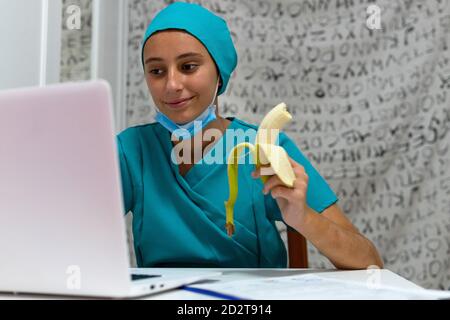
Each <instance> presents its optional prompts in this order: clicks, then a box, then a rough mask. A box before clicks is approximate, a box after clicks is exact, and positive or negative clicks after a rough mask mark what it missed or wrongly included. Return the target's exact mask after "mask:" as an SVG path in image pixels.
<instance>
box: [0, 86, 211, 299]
mask: <svg viewBox="0 0 450 320" xmlns="http://www.w3.org/2000/svg"><path fill="white" fill-rule="evenodd" d="M111 101H112V100H111V93H110V88H109V85H108V83H107V82H106V81H102V80H99V81H89V82H79V83H66V84H57V85H51V86H47V87H36V88H22V89H14V90H7V91H0V219H1V221H0V257H1V258H0V259H1V260H0V292H28V293H38V294H57V295H60V294H62V295H76V296H98V297H119V298H120V297H135V296H142V295H147V294H151V293H156V292H160V291H163V290H168V289H171V288H176V287H179V286H182V285H186V284H189V283H193V282H195V281H198V280H201V279H207V278H210V277H214V276H217V275H219V274H220V273H219V272H201V271H197V270H196V269H190V270H189V269H188V270H178V269H172V270H166V269H163V270H162V269H154V270H152V269H140V270H138V271H139V272H138V273H139V274H140V276H136V277H133V278H135V280H134V281H132V277H131V271H130V270H131V269H130V268H129V255H128V246H127V236H126V227H125V221H124V212H123V204H122V189H121V183H120V171H119V164H118V156H117V150H116V140H115V131H114V125H113V116H112V103H111ZM154 250H158V248H156V247H155V248H154Z"/></svg>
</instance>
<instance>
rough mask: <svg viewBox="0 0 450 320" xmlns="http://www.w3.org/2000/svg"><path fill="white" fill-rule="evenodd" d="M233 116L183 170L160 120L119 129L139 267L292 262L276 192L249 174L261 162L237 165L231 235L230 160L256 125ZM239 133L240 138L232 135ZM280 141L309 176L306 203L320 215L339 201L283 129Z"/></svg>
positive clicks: (254, 265)
mask: <svg viewBox="0 0 450 320" xmlns="http://www.w3.org/2000/svg"><path fill="white" fill-rule="evenodd" d="M230 120H232V121H231V123H230V125H229V127H228V128H227V130H226V132H225V134H224V135H223V136H222V137H221V138H220V139H219V140H218V141H217V142H216V143H215V144H214V146H213V147H212V148H211V149H210V150H208V151H207V153H206V154H205V155H204V157H203V159H202V161H201V162H198V163H196V164H195V165H194V166H193V167H192V168H190V169H189V171H188V172H187V173H186V174H185V175H184V176H182V175H181V174H180V173H179V169H178V165H177V164H176V163H174V162H173V161H172V160H171V152H172V148H173V147H172V142H171V140H170V133H169V131H167V130H166V129H165V128H164V127H162V126H161V125H160V124H158V123H152V124H147V125H142V126H136V127H131V128H128V129H126V130H124V131H123V132H122V133H120V134H119V135H118V137H117V142H118V150H119V157H120V169H121V175H122V185H123V197H124V206H125V212H128V211H132V212H133V235H134V246H135V252H136V259H137V263H138V266H139V267H230V268H231V267H239V268H257V267H264V268H277V267H286V264H287V257H286V249H285V247H284V244H283V242H282V240H281V238H280V235H279V233H278V231H277V228H276V226H275V221H276V220H282V217H281V213H280V210H279V208H278V205H277V203H276V201H275V200H274V199H273V198H272V197H271V195H270V194H268V195H264V194H263V193H262V187H263V184H262V182H261V180H260V179H253V178H252V177H251V172H252V171H253V170H254V168H255V167H254V165H253V164H251V163H249V162H248V161H246V162H245V164H241V165H240V166H239V175H238V179H239V184H238V188H239V189H238V190H239V192H238V199H237V201H236V205H235V211H234V219H235V228H236V231H235V234H234V235H233V237H232V238H230V237H228V236H227V234H226V231H225V207H224V202H225V201H226V200H227V199H228V195H229V189H228V177H227V165H226V158H227V156H228V153H229V151H230V150H231V149H232V147H233V146H234V145H236V144H237V143H240V142H243V141H244V140H246V141H250V142H254V137H255V135H256V131H257V127H256V126H253V125H250V124H247V123H245V122H243V121H241V120H239V119H236V118H230ZM239 129H240V130H239ZM236 133H238V134H239V135H238V137H237V139H230V137H231V138H232V135H236ZM232 140H234V141H232ZM230 141H231V143H230ZM227 142H228V143H227ZM279 145H281V146H282V147H284V149H285V150H286V151H287V153H288V154H289V156H290V157H291V158H293V159H294V160H295V161H296V162H298V163H300V164H301V165H302V166H304V168H305V170H306V173H307V174H308V176H309V180H308V181H309V182H308V189H307V195H306V197H307V199H306V201H307V204H308V206H309V207H310V208H312V209H314V210H315V211H317V212H319V213H320V212H322V211H323V210H324V209H326V208H327V207H329V206H330V205H332V204H333V203H335V202H336V201H337V197H336V195H335V194H334V192H333V191H332V190H331V188H330V187H329V185H328V184H327V183H326V181H325V180H324V179H323V178H322V177H321V176H320V175H319V173H318V172H317V171H316V170H315V169H314V168H313V166H312V165H311V164H310V162H309V161H308V160H307V159H306V158H305V157H304V155H303V154H302V153H301V152H300V150H299V149H298V148H297V147H296V145H295V144H294V142H293V141H292V140H291V139H290V138H288V137H287V135H285V134H284V133H281V134H280V136H279ZM217 159H220V161H215V160H217ZM215 162H220V163H215Z"/></svg>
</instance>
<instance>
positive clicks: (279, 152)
mask: <svg viewBox="0 0 450 320" xmlns="http://www.w3.org/2000/svg"><path fill="white" fill-rule="evenodd" d="M291 119H292V116H291V114H290V113H289V112H288V111H287V107H286V104H285V103H280V104H278V105H276V106H275V107H274V108H273V109H272V110H270V111H269V112H268V113H267V114H266V115H265V116H264V118H263V120H262V121H261V124H260V126H259V128H258V131H257V132H256V139H255V144H254V145H253V144H251V143H248V142H243V143H240V144H238V145H236V146H235V147H234V148H233V149H232V150H231V151H230V154H229V156H228V167H227V173H228V185H229V190H230V194H229V198H228V200H227V201H225V214H226V222H225V229H226V231H227V234H228V236H230V237H231V236H232V235H233V233H234V231H235V228H234V222H233V214H234V204H235V203H236V199H237V192H238V159H239V155H240V153H241V152H242V150H244V149H245V148H248V149H250V151H251V153H252V155H253V158H254V160H255V164H256V167H257V168H260V172H261V180H262V181H263V183H265V182H266V181H267V179H268V178H269V176H271V175H274V174H276V175H277V176H278V177H279V178H280V180H281V181H282V182H283V184H285V185H286V186H288V187H293V186H294V181H295V174H294V171H293V170H292V166H291V164H290V162H289V157H288V154H287V152H286V151H285V150H284V149H283V148H282V147H280V146H277V145H276V142H277V139H278V134H279V132H280V130H281V129H282V128H283V127H284V126H285V125H286V123H287V122H289V121H290V120H291Z"/></svg>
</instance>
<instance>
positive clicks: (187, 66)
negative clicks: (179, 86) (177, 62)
mask: <svg viewBox="0 0 450 320" xmlns="http://www.w3.org/2000/svg"><path fill="white" fill-rule="evenodd" d="M197 67H198V64H195V63H186V64H183V66H182V67H181V69H182V70H183V71H194V70H195V69H196V68H197Z"/></svg>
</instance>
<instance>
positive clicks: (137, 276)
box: [131, 274, 161, 281]
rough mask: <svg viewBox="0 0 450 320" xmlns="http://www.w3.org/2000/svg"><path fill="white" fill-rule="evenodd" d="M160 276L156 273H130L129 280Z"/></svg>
mask: <svg viewBox="0 0 450 320" xmlns="http://www.w3.org/2000/svg"><path fill="white" fill-rule="evenodd" d="M156 277H161V276H160V275H156V274H131V281H136V280H142V279H149V278H156Z"/></svg>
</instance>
